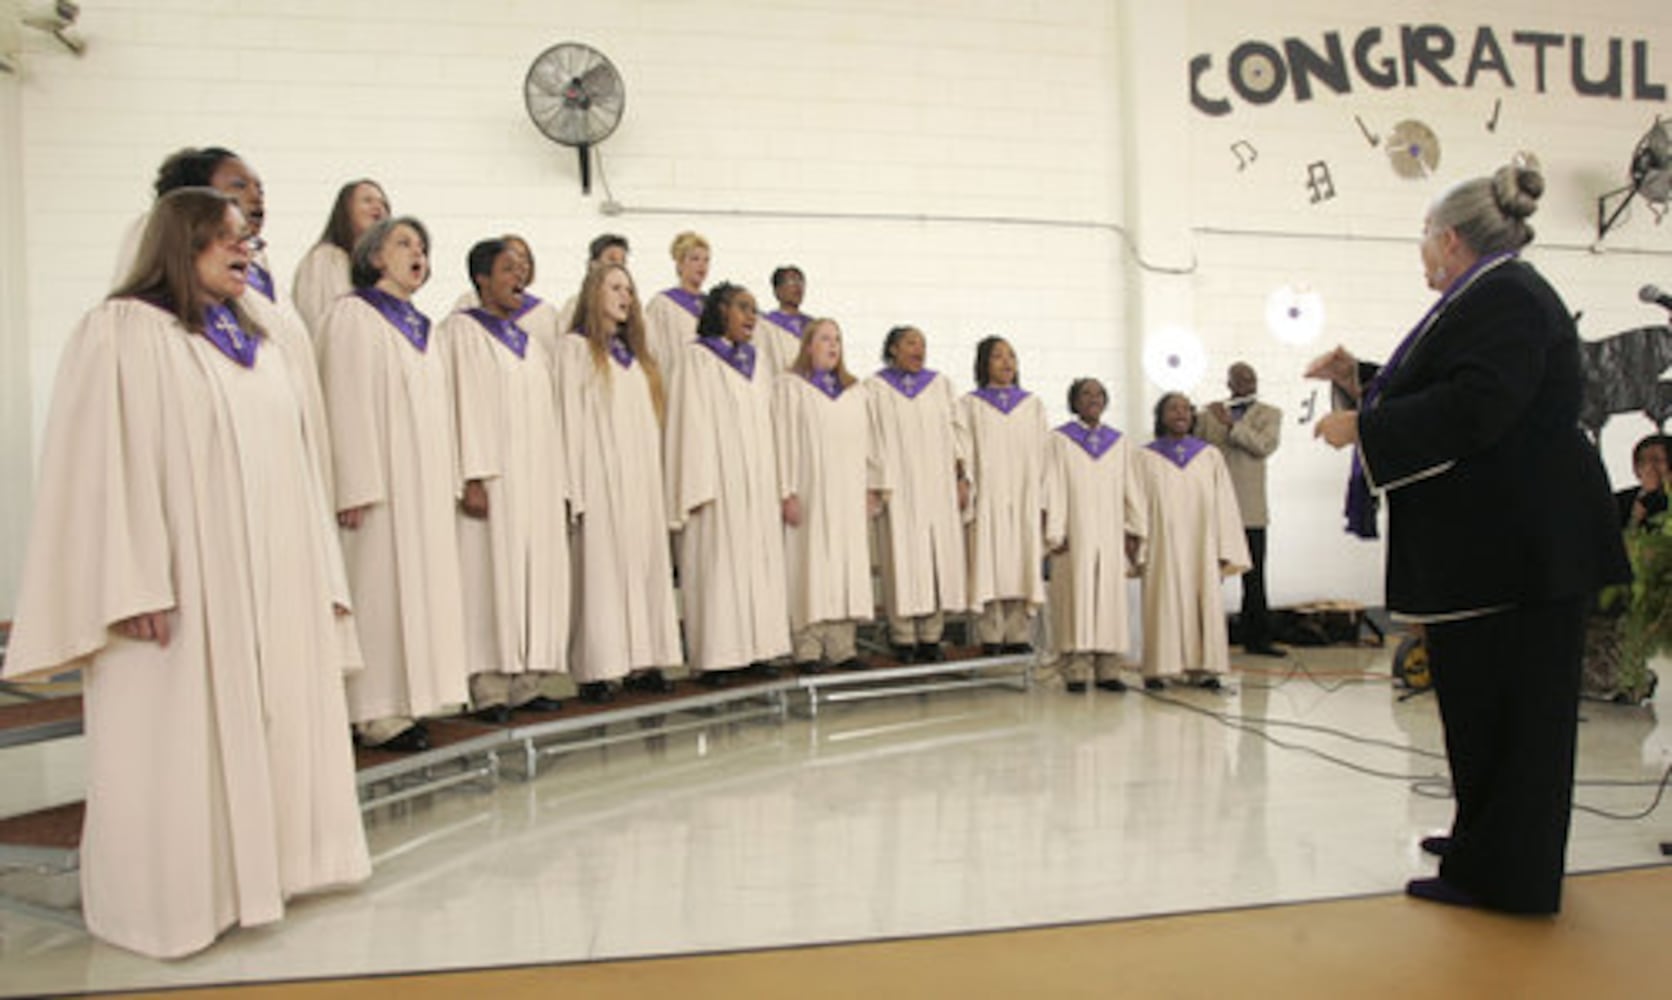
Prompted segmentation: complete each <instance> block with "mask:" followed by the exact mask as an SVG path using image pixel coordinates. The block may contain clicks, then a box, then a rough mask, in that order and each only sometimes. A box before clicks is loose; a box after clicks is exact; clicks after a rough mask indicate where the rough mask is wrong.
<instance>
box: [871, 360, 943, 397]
mask: <svg viewBox="0 0 1672 1000" xmlns="http://www.w3.org/2000/svg"><path fill="white" fill-rule="evenodd" d="M936 374H937V373H936V372H934V371H932V370H931V369H928V368H925V369H923V370H921V371H916V372H903V371H901V370H900V369H898V368H895V367H893V366H890V367H888V368H884V369H883V370H882V371H880V372H877V376H878V377H879V378H881V379H882V380H883V381H884V382H887V383H888V384H889V385H891V386H893V387H894V391H895V392H898V393H899V394H900V395H902V396H904V397H906V398H907V399H916V398H917V394H918V393H920V392H922V391H923V390H924V389H927V388H928V387H929V383H930V382H933V381H934V380H935V375H936Z"/></svg>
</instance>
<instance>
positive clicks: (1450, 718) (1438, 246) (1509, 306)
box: [1307, 156, 1630, 913]
mask: <svg viewBox="0 0 1672 1000" xmlns="http://www.w3.org/2000/svg"><path fill="white" fill-rule="evenodd" d="M1543 190H1544V180H1543V176H1542V175H1541V174H1540V173H1539V171H1538V167H1537V164H1536V162H1534V161H1532V159H1531V158H1530V157H1525V156H1523V157H1518V158H1517V159H1516V162H1515V163H1513V164H1511V165H1509V166H1505V167H1502V168H1500V169H1499V170H1498V171H1497V172H1496V173H1495V174H1493V175H1492V176H1490V177H1480V178H1476V179H1473V180H1469V181H1465V182H1463V183H1461V184H1458V185H1457V186H1455V187H1453V188H1451V189H1450V190H1448V191H1447V192H1445V193H1444V194H1442V195H1441V196H1440V197H1439V199H1438V200H1437V201H1436V202H1434V204H1433V206H1432V207H1431V208H1430V210H1429V212H1428V216H1427V218H1426V219H1425V220H1424V224H1423V236H1422V244H1421V247H1422V264H1423V270H1424V272H1425V276H1426V277H1427V280H1428V286H1429V287H1430V288H1432V289H1434V290H1435V291H1437V292H1439V293H1440V297H1439V300H1438V301H1437V302H1435V303H1434V306H1433V308H1431V309H1430V310H1429V311H1428V313H1427V314H1426V315H1425V316H1424V317H1423V318H1422V319H1421V320H1420V321H1419V322H1418V323H1417V325H1416V327H1415V328H1414V329H1413V330H1412V331H1411V333H1410V334H1409V335H1408V336H1407V337H1406V338H1405V340H1404V341H1403V342H1401V343H1400V345H1399V346H1398V348H1396V349H1395V351H1394V353H1393V355H1392V357H1390V358H1389V359H1388V361H1387V363H1386V364H1385V365H1382V366H1381V367H1380V368H1375V367H1373V366H1368V365H1361V364H1360V363H1359V362H1358V361H1357V360H1356V359H1355V358H1353V356H1352V355H1350V354H1348V353H1347V352H1346V351H1345V350H1343V349H1341V348H1339V347H1338V348H1336V349H1335V350H1334V351H1333V352H1331V353H1329V354H1326V355H1324V356H1323V357H1320V358H1318V359H1317V360H1316V361H1314V362H1313V363H1312V365H1311V367H1310V368H1309V369H1308V372H1307V374H1308V375H1310V376H1313V377H1318V378H1326V379H1328V380H1329V381H1331V382H1332V383H1333V384H1334V386H1335V388H1336V390H1337V392H1336V396H1337V401H1338V402H1341V401H1343V400H1345V401H1350V402H1351V404H1352V405H1351V406H1350V407H1349V408H1343V409H1338V410H1336V411H1335V412H1332V413H1330V414H1329V415H1328V416H1326V417H1325V418H1324V419H1323V420H1322V421H1321V422H1320V423H1319V426H1318V428H1317V434H1318V436H1319V437H1322V438H1323V439H1324V440H1325V441H1327V442H1328V443H1329V444H1330V445H1332V446H1334V447H1337V448H1342V447H1346V446H1348V445H1353V446H1355V452H1354V457H1353V473H1352V478H1351V482H1350V485H1349V488H1348V498H1347V520H1348V530H1349V531H1351V532H1353V533H1355V534H1359V535H1361V536H1363V537H1374V536H1375V533H1376V505H1377V503H1378V502H1379V500H1380V498H1381V497H1384V496H1385V497H1386V498H1387V501H1388V541H1387V603H1388V608H1389V610H1390V611H1392V612H1393V613H1394V615H1395V617H1396V618H1399V619H1403V620H1404V621H1406V622H1413V623H1419V624H1421V626H1422V627H1423V628H1424V630H1425V631H1426V635H1427V642H1428V649H1429V655H1430V660H1431V663H1432V665H1433V672H1434V685H1435V692H1436V694H1437V695H1438V697H1439V708H1440V718H1441V722H1442V725H1443V726H1444V729H1445V742H1446V757H1447V760H1448V762H1449V764H1450V767H1451V776H1452V785H1453V788H1454V790H1455V794H1456V815H1455V817H1454V818H1453V822H1452V828H1451V832H1450V835H1449V836H1437V837H1428V838H1425V839H1424V841H1423V845H1422V846H1423V849H1424V850H1426V851H1428V852H1429V853H1431V854H1435V855H1438V856H1439V858H1440V871H1439V876H1438V877H1437V878H1417V879H1412V880H1411V881H1410V882H1409V883H1408V884H1407V885H1406V887H1405V890H1406V892H1407V893H1408V894H1409V895H1411V896H1414V897H1417V898H1419V899H1426V900H1432V901H1435V902H1442V903H1451V904H1455V905H1462V906H1480V907H1485V908H1489V909H1495V910H1504V911H1510V912H1517V913H1555V912H1556V911H1557V910H1558V909H1559V908H1560V906H1561V890H1562V873H1563V867H1564V855H1565V852H1566V848H1567V837H1568V821H1569V815H1570V812H1571V809H1572V798H1573V757H1574V742H1575V730H1576V726H1577V722H1578V700H1579V682H1580V666H1581V659H1582V650H1583V644H1584V617H1585V613H1586V609H1587V608H1588V607H1589V606H1590V603H1591V601H1592V600H1593V598H1594V597H1595V594H1596V592H1597V590H1598V588H1600V587H1601V586H1603V585H1604V584H1607V583H1611V582H1616V581H1621V580H1625V579H1627V578H1628V577H1629V575H1630V571H1629V569H1628V567H1627V563H1626V559H1625V552H1624V548H1623V545H1622V543H1621V537H1620V531H1619V527H1618V525H1617V524H1616V523H1615V518H1614V511H1613V505H1612V503H1611V497H1610V495H1609V492H1608V486H1607V479H1606V477H1605V476H1604V474H1603V469H1602V464H1601V462H1600V460H1599V458H1598V456H1597V454H1596V452H1595V450H1594V449H1593V448H1592V447H1591V446H1590V445H1589V444H1588V443H1587V441H1586V440H1585V438H1584V436H1583V435H1582V433H1581V432H1580V429H1579V425H1578V415H1579V403H1580V392H1581V381H1580V369H1579V346H1578V335H1577V332H1576V330H1575V327H1574V323H1573V319H1572V316H1571V314H1570V313H1569V311H1568V309H1567V306H1565V305H1564V304H1563V303H1562V300H1561V298H1560V297H1559V296H1558V295H1557V294H1556V292H1555V290H1554V289H1552V288H1551V287H1550V285H1549V284H1548V283H1547V282H1546V281H1545V280H1544V278H1542V277H1541V276H1540V275H1539V273H1538V272H1537V271H1535V270H1534V269H1533V267H1532V266H1531V265H1529V264H1528V263H1526V262H1525V261H1523V260H1522V259H1521V258H1520V256H1519V253H1520V251H1521V249H1522V248H1523V247H1525V246H1526V245H1527V244H1528V243H1529V242H1531V240H1532V238H1533V232H1532V228H1531V227H1530V226H1529V225H1528V224H1527V218H1528V216H1530V215H1532V214H1533V212H1534V210H1535V209H1536V208H1537V207H1538V199H1539V196H1540V195H1541V194H1542V193H1543Z"/></svg>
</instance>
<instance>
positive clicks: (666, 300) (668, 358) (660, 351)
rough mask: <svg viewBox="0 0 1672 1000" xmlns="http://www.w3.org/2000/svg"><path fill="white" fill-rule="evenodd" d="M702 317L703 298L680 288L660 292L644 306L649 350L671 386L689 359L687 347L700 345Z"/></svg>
mask: <svg viewBox="0 0 1672 1000" xmlns="http://www.w3.org/2000/svg"><path fill="white" fill-rule="evenodd" d="M701 314H702V297H701V296H697V295H692V294H691V293H690V292H687V291H685V290H684V289H683V288H678V287H675V288H668V289H664V290H663V291H660V292H657V293H656V294H655V295H652V296H651V297H650V300H649V301H648V302H646V303H645V304H644V343H645V348H646V349H647V350H649V351H650V356H651V357H653V358H655V359H656V364H657V367H659V368H661V370H662V377H663V378H664V379H666V380H667V381H668V383H669V384H670V385H671V384H672V382H673V373H674V372H675V371H677V370H678V368H679V363H680V362H681V361H683V360H685V345H687V344H691V343H695V342H696V339H697V317H698V316H700V315H701Z"/></svg>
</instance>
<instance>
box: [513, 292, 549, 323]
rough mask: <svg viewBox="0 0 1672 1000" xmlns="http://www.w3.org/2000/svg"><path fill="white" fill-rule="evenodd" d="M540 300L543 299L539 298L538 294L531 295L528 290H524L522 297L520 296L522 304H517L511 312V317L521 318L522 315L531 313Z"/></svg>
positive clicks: (537, 306)
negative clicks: (515, 309)
mask: <svg viewBox="0 0 1672 1000" xmlns="http://www.w3.org/2000/svg"><path fill="white" fill-rule="evenodd" d="M542 301H543V300H542V299H540V298H539V297H538V296H536V295H531V294H529V293H528V292H524V293H523V297H522V305H520V306H518V307H517V311H516V312H514V313H512V314H511V318H512V319H522V318H523V317H524V316H527V315H528V314H529V313H531V312H533V311H534V310H535V309H537V308H539V306H540V303H541V302H542Z"/></svg>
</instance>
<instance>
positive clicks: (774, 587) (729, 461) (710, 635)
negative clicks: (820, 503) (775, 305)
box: [664, 337, 790, 672]
mask: <svg viewBox="0 0 1672 1000" xmlns="http://www.w3.org/2000/svg"><path fill="white" fill-rule="evenodd" d="M710 342H714V343H717V344H719V345H723V346H721V348H720V349H721V350H724V351H727V352H730V351H731V350H732V348H731V345H730V344H729V342H727V341H725V340H724V339H722V338H718V337H716V338H708V340H705V341H703V342H700V343H692V344H687V345H686V346H685V348H684V351H685V356H684V357H683V358H682V359H681V360H680V362H679V365H678V367H677V368H676V369H675V372H674V377H673V391H672V392H671V393H670V394H669V396H668V430H667V436H666V441H667V446H666V448H665V449H664V455H665V461H666V463H667V484H666V485H667V491H668V513H669V514H670V515H671V516H672V518H673V526H674V528H675V529H683V533H682V534H681V536H680V540H679V571H680V589H681V592H682V594H683V596H684V601H685V638H686V645H687V648H688V649H689V653H690V656H689V664H690V667H691V669H692V670H693V671H699V672H700V671H705V670H727V669H732V668H736V667H742V666H745V665H747V664H749V663H751V662H755V661H760V660H770V659H772V658H774V657H778V656H784V655H787V654H788V653H789V651H790V633H789V608H788V606H787V604H786V602H785V600H784V531H783V524H784V520H783V510H782V507H781V506H780V504H779V502H778V468H777V459H776V456H775V452H774V450H773V449H774V444H773V440H772V399H771V388H770V387H769V386H768V385H767V384H766V383H765V380H764V378H763V376H762V375H761V372H760V369H759V367H758V364H756V363H755V362H756V359H755V358H754V357H753V353H754V352H753V350H752V348H750V345H742V346H743V347H744V348H745V349H747V350H746V353H747V354H748V355H749V361H750V364H749V365H748V367H749V368H750V370H749V371H748V372H743V371H739V370H738V369H736V368H734V367H733V366H732V365H731V364H730V363H728V362H727V361H726V360H724V359H722V358H721V357H720V355H719V354H717V353H715V351H714V350H713V349H711V348H710V347H709V343H710Z"/></svg>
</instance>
